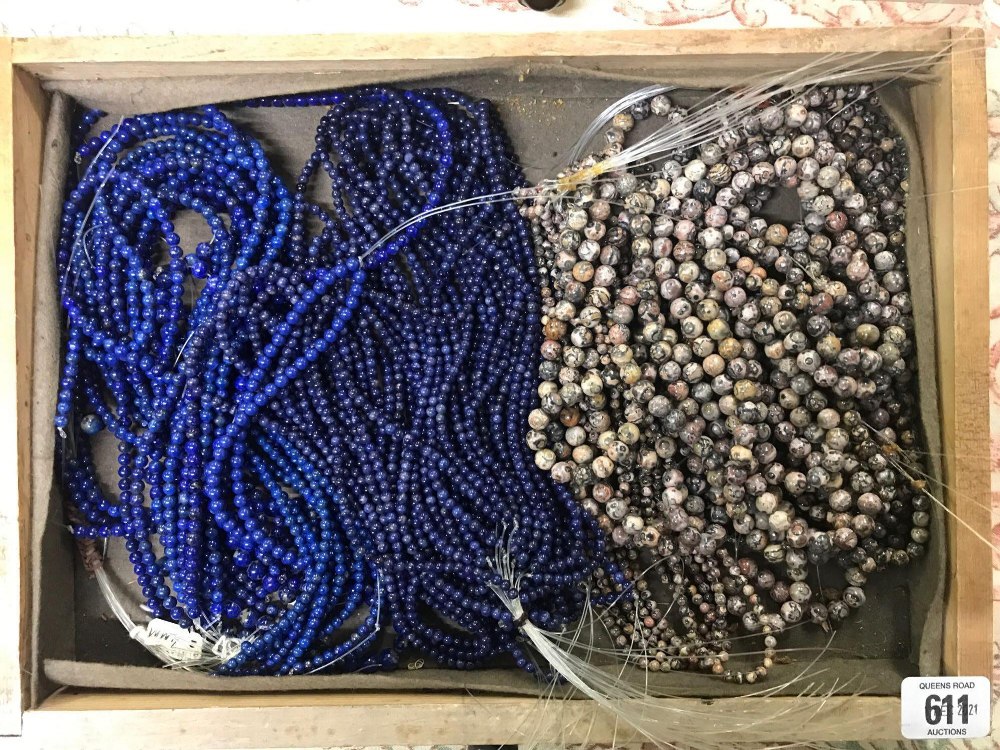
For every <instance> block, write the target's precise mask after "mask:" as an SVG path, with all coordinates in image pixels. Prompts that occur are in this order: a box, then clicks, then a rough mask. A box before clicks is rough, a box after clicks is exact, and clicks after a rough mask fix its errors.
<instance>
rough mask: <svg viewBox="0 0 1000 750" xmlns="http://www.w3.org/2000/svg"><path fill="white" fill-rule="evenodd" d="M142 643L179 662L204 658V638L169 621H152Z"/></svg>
mask: <svg viewBox="0 0 1000 750" xmlns="http://www.w3.org/2000/svg"><path fill="white" fill-rule="evenodd" d="M142 641H143V643H145V644H146V645H147V646H149V647H151V648H155V649H157V650H158V651H160V652H161V653H162V654H163V655H164V656H167V657H169V658H171V659H174V660H176V661H178V662H188V661H198V660H200V659H201V658H202V657H203V656H204V654H203V650H204V646H205V639H204V638H202V637H201V636H200V635H199V634H198V633H192V632H191V631H190V630H185V629H184V628H182V627H181V626H180V625H177V624H175V623H172V622H169V621H167V620H160V619H155V620H150V622H149V623H148V624H147V625H146V632H145V633H143V635H142Z"/></svg>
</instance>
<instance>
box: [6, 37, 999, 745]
mask: <svg viewBox="0 0 1000 750" xmlns="http://www.w3.org/2000/svg"><path fill="white" fill-rule="evenodd" d="M940 50H945V53H944V55H943V57H942V59H941V61H940V63H939V64H937V65H936V66H935V70H934V71H933V73H934V75H933V76H932V79H931V80H928V81H927V82H923V83H920V84H919V85H918V86H917V87H916V88H915V89H914V92H913V97H912V99H913V105H914V109H915V114H916V120H917V128H918V132H919V138H920V142H921V144H920V145H921V151H922V158H923V163H924V170H925V174H926V180H927V184H928V185H929V189H928V192H929V193H930V194H929V196H928V197H927V201H928V213H929V216H930V226H931V242H932V252H933V259H934V262H933V265H934V270H933V274H934V280H933V281H934V290H935V304H936V315H937V321H936V328H937V337H938V360H939V373H938V376H939V383H940V414H941V424H942V431H943V434H942V439H943V441H944V445H945V451H946V456H945V459H944V472H945V482H946V483H947V484H948V485H949V486H950V488H951V491H950V492H949V494H948V496H947V501H948V503H949V506H950V508H951V509H952V511H953V512H954V513H956V514H957V515H959V516H960V517H961V518H963V519H964V520H965V521H967V522H968V523H969V524H970V525H971V526H972V527H973V528H974V529H975V530H976V532H977V533H979V534H981V535H982V536H985V537H988V536H989V535H990V518H989V511H988V507H989V502H990V492H989V489H990V486H989V464H988V462H987V461H986V459H985V458H984V457H985V456H987V455H988V454H989V426H988V416H987V415H988V391H987V388H988V385H987V372H988V332H989V323H988V321H989V307H988V271H987V251H986V247H987V193H986V188H985V185H986V182H987V176H986V88H985V70H984V62H983V36H982V32H979V31H970V30H965V29H962V30H958V29H955V30H952V29H934V30H927V29H865V30H858V29H844V30H831V29H822V30H801V29H796V30H791V29H789V30H740V31H693V30H683V31H681V30H636V31H629V32H607V33H586V34H584V33H581V32H572V33H557V34H551V33H546V34H501V35H487V34H472V35H470V34H465V35H452V34H433V35H375V36H372V35H333V36H301V37H259V38H254V37H245V38H232V37H176V38H113V37H111V38H93V39H90V38H70V39H13V40H12V39H0V395H2V398H0V476H5V477H9V479H8V485H7V486H8V487H9V488H11V489H12V485H13V484H14V483H15V482H16V487H17V493H16V497H17V502H16V503H15V500H14V497H15V493H13V492H8V493H6V495H5V501H4V502H3V503H2V504H0V591H3V592H4V594H5V595H6V604H7V606H6V607H5V613H6V614H7V616H6V617H3V618H0V736H9V737H11V738H12V739H11V741H12V742H14V743H16V744H22V743H23V744H24V745H25V746H28V747H39V746H44V747H48V746H51V747H59V748H68V747H84V746H94V745H95V744H96V743H102V744H107V743H109V742H110V743H112V745H113V746H114V747H122V748H124V747H158V748H161V747H174V746H179V745H183V746H184V747H187V748H191V747H213V748H249V747H258V748H272V747H312V746H329V745H354V744H356V745H373V744H424V745H426V744H503V743H517V742H519V741H522V742H523V741H525V739H526V738H527V737H528V736H531V737H533V738H534V739H535V740H536V741H544V742H553V743H564V744H570V743H573V742H581V741H584V740H589V741H591V742H607V741H611V740H612V739H613V738H614V737H617V738H618V739H619V740H623V739H626V733H624V732H623V730H621V728H620V727H619V728H618V731H617V733H616V727H615V723H614V721H613V720H611V719H609V718H608V717H605V716H603V715H597V716H595V715H594V707H593V705H592V704H590V703H589V702H586V701H570V702H561V703H553V704H551V705H550V706H548V707H543V706H542V705H541V703H540V702H539V701H538V700H535V699H529V698H503V697H475V696H470V695H446V694H429V693H409V694H399V693H394V694H380V693H375V692H372V693H363V694H345V693H329V694H308V695H306V694H266V693H264V694H253V695H249V694H230V695H227V694H211V693H206V694H202V693H156V692H140V693H127V694H123V693H112V692H102V691H84V690H80V691H73V692H61V693H57V694H55V695H52V696H51V697H49V698H48V699H46V700H44V701H43V702H42V703H41V705H37V706H32V705H29V704H28V698H27V690H26V686H27V674H26V669H27V668H28V666H29V664H28V661H27V656H28V654H29V652H30V642H29V641H30V637H31V636H30V633H31V627H30V625H31V623H30V621H29V620H30V606H29V602H30V595H31V592H30V590H29V589H30V585H31V584H30V581H31V575H30V573H31V571H30V570H29V563H28V560H29V559H30V557H29V554H28V553H29V550H28V544H29V539H30V529H29V528H28V524H29V519H30V513H29V507H28V505H29V498H30V497H31V486H30V483H31V474H30V465H29V459H30V452H31V451H30V449H31V445H30V442H31V427H30V395H31V381H32V330H33V328H32V326H33V320H32V296H33V289H34V283H33V282H34V272H35V237H36V231H37V226H38V220H39V201H38V185H39V175H40V171H41V153H42V144H43V130H44V124H45V120H46V114H47V104H48V95H47V93H46V90H45V85H46V83H47V82H53V83H56V84H58V83H59V82H68V81H74V80H77V81H79V80H86V79H97V78H100V79H117V80H121V81H122V83H123V86H127V83H128V81H129V80H132V79H149V78H159V77H176V76H184V77H188V78H194V79H200V78H204V79H205V80H206V82H208V81H213V80H214V81H218V79H219V77H222V76H224V77H233V78H235V79H239V78H243V77H253V76H257V75H261V74H268V75H281V74H285V73H295V74H303V73H315V74H324V75H332V74H337V73H342V72H345V71H350V70H352V68H354V67H359V66H367V67H369V68H370V67H371V65H372V64H373V62H374V63H377V64H378V65H379V66H380V67H383V68H384V69H385V70H391V71H410V72H413V74H417V73H419V72H420V71H424V70H430V69H433V68H434V66H435V65H438V64H440V63H442V62H449V63H450V64H453V65H454V64H455V63H461V62H462V61H465V60H468V61H470V63H471V62H476V63H482V62H484V61H490V62H494V61H495V62H498V63H499V62H507V63H517V62H518V61H526V60H529V59H539V60H559V61H562V62H570V63H577V64H584V63H585V64H587V65H589V66H590V67H594V66H603V65H607V66H609V67H614V68H616V69H617V70H619V71H620V70H621V69H622V66H623V65H627V64H628V63H629V62H630V61H631V62H637V61H648V60H650V59H652V58H669V61H670V65H671V67H672V69H675V70H677V71H679V72H683V73H686V74H691V73H692V72H705V73H707V74H711V75H712V76H715V77H717V78H718V77H723V78H726V79H729V80H731V82H732V83H739V82H740V80H741V79H742V78H743V77H745V75H746V74H747V72H748V71H752V72H754V73H759V72H762V71H765V70H775V71H778V70H783V69H789V68H791V67H794V66H797V65H799V64H801V63H802V62H803V61H806V60H808V59H815V58H817V57H819V56H820V55H822V54H826V53H829V52H867V51H871V52H880V53H883V54H884V55H886V56H887V58H888V57H895V58H897V59H899V58H904V57H910V56H912V55H913V53H925V52H933V51H940ZM207 85H209V86H210V85H213V84H207ZM216 85H217V84H216ZM948 533H949V549H950V550H952V552H951V557H950V559H949V570H948V583H949V585H948V591H947V597H946V618H945V643H944V655H945V657H944V664H945V669H946V671H947V672H948V673H949V674H962V675H988V674H990V668H991V662H992V659H991V647H992V624H991V575H990V572H991V567H992V566H991V557H990V552H989V549H988V548H987V547H986V545H984V544H982V543H981V542H980V541H978V540H977V539H975V537H974V535H973V534H972V533H971V532H969V531H967V530H965V529H964V528H962V527H961V526H959V525H958V524H954V523H952V524H950V525H949V530H948ZM745 700H757V701H760V700H767V701H770V702H773V703H774V704H775V711H778V710H781V708H783V707H788V706H790V704H791V703H792V702H800V703H803V702H804V703H806V704H810V707H814V708H815V709H816V710H817V711H819V710H823V711H837V712H844V711H847V712H851V713H852V714H854V715H862V716H866V717H868V721H867V722H866V723H865V724H863V725H859V724H847V725H844V726H843V727H841V728H839V729H838V728H837V723H836V722H830V721H827V722H821V723H817V726H819V725H820V724H821V725H822V729H817V728H816V727H810V726H804V727H793V726H791V725H790V724H789V723H784V724H782V723H780V722H779V724H780V725H779V726H775V727H774V736H773V738H772V739H773V740H774V741H783V740H784V741H797V742H805V741H810V740H872V739H876V738H895V737H898V736H899V699H898V698H895V697H864V696H861V697H855V698H844V699H837V700H836V701H833V702H831V703H830V704H829V705H826V706H824V705H821V704H822V699H820V698H767V699H760V698H757V699H754V698H747V699H745ZM660 702H661V703H662V704H664V707H665V708H666V707H667V706H668V705H669V706H671V707H673V708H683V707H684V705H685V704H688V705H692V706H693V705H701V701H700V700H697V699H662V700H661V701H660ZM811 704H815V706H812V705H811ZM844 715H845V716H846V715H847V714H844ZM181 732H183V734H180V733H181ZM14 738H19V740H18V739H14Z"/></svg>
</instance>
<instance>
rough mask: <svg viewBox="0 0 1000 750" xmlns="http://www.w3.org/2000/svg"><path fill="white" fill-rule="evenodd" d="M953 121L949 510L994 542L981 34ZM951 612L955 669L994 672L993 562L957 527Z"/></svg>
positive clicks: (956, 77)
mask: <svg viewBox="0 0 1000 750" xmlns="http://www.w3.org/2000/svg"><path fill="white" fill-rule="evenodd" d="M950 88H951V90H950V98H951V118H952V142H951V152H952V180H951V190H952V191H953V193H952V198H953V199H952V207H951V208H952V222H951V231H952V237H951V249H952V254H953V256H954V277H953V281H952V286H951V289H952V293H953V295H954V299H953V303H952V314H953V323H952V334H951V336H952V339H953V341H954V347H953V352H954V361H953V363H952V366H953V369H952V372H951V378H952V381H953V383H954V389H955V391H954V403H953V404H950V405H949V408H950V411H951V414H950V415H949V416H950V418H951V420H952V428H953V430H952V432H953V434H952V440H951V441H949V442H948V443H946V445H948V446H949V447H948V448H947V452H948V453H949V454H953V469H952V474H951V477H952V479H951V481H950V483H951V484H952V487H953V491H952V497H951V499H950V503H951V507H952V508H953V510H954V512H955V513H956V515H958V517H959V518H961V519H963V520H964V521H965V522H966V523H968V524H969V525H970V526H972V528H973V529H974V530H975V532H976V533H978V534H979V535H980V536H982V537H986V538H987V539H989V538H990V536H991V526H990V511H989V508H990V501H991V497H990V467H989V461H988V460H987V458H986V457H987V456H989V454H990V424H989V258H988V249H987V248H988V227H987V223H988V194H987V188H986V184H987V181H988V179H987V150H986V149H987V135H986V65H985V58H984V54H983V32H982V31H981V30H975V31H971V30H970V31H961V32H958V31H956V38H955V49H954V52H953V53H952V62H951V78H950ZM951 564H952V567H951V571H950V579H949V584H950V585H949V591H948V600H947V606H948V610H949V612H952V613H953V616H954V618H955V623H954V631H953V634H954V638H955V644H954V652H953V654H952V658H951V662H950V663H947V664H946V666H947V667H948V669H949V671H951V672H952V673H954V674H960V675H986V676H989V675H990V674H991V669H992V662H993V659H992V643H993V627H992V617H993V610H992V596H991V592H992V576H991V574H990V573H991V570H992V557H991V552H990V549H989V547H988V545H986V544H984V543H983V542H982V541H981V540H980V539H977V538H976V535H975V534H974V533H972V532H971V531H969V530H968V529H966V528H964V527H962V526H961V525H958V524H952V547H951Z"/></svg>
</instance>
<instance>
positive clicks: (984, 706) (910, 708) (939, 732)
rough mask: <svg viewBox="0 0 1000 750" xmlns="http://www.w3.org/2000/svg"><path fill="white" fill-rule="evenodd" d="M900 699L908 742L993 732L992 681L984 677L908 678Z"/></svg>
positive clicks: (904, 681) (904, 682)
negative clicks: (991, 713) (991, 730)
mask: <svg viewBox="0 0 1000 750" xmlns="http://www.w3.org/2000/svg"><path fill="white" fill-rule="evenodd" d="M900 699H901V703H902V718H901V722H900V723H901V726H902V731H903V736H904V737H906V738H907V739H909V740H928V739H935V740H937V739H960V738H972V737H986V736H987V735H988V734H989V733H990V681H989V680H988V679H987V678H985V677H907V678H906V679H905V680H903V689H902V693H901V695H900Z"/></svg>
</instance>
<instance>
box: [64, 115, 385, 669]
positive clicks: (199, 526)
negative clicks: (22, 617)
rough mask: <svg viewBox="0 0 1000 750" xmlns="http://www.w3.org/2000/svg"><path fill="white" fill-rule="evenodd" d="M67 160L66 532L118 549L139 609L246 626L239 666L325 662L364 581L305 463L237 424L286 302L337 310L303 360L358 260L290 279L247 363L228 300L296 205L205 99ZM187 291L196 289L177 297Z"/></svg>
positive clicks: (281, 344) (284, 319)
mask: <svg viewBox="0 0 1000 750" xmlns="http://www.w3.org/2000/svg"><path fill="white" fill-rule="evenodd" d="M77 153H78V156H79V160H80V161H81V162H83V163H86V164H87V167H86V171H85V173H84V175H83V177H82V178H81V179H80V181H79V183H78V184H77V185H76V186H75V187H74V188H73V189H72V190H71V191H70V194H69V197H68V199H67V201H66V204H65V207H64V212H63V221H62V231H61V237H60V244H59V251H58V272H59V278H60V279H61V296H62V303H63V307H64V309H65V311H66V316H67V324H68V330H67V334H66V338H67V345H66V356H65V363H64V370H63V378H62V380H61V382H60V391H59V395H58V401H57V416H56V426H57V428H58V429H59V430H61V431H65V430H66V429H70V430H72V431H73V434H74V440H73V441H72V451H71V454H70V455H67V456H66V461H65V467H66V468H65V475H64V484H65V487H66V490H67V495H68V500H69V502H70V504H71V505H72V506H73V507H74V508H75V509H76V511H77V512H78V513H79V514H80V515H81V516H82V517H83V518H85V519H86V522H87V523H86V524H81V525H77V526H75V527H74V533H75V534H77V535H78V536H81V537H86V538H99V537H109V536H121V537H124V539H125V545H126V548H127V550H128V551H129V559H130V561H131V562H132V563H133V565H134V568H135V574H136V578H137V581H138V583H139V585H140V587H141V589H142V593H143V596H144V597H145V599H146V606H147V607H148V609H149V611H150V612H151V613H152V614H153V615H154V616H155V617H160V618H168V619H169V620H172V621H173V622H175V623H177V624H178V625H180V626H182V627H191V626H192V625H193V624H194V623H195V622H201V623H202V624H205V623H209V622H217V621H219V620H220V619H221V620H222V622H224V623H225V625H224V628H225V630H226V631H227V632H228V633H230V634H232V635H234V636H243V637H248V636H249V635H250V634H252V633H255V632H256V631H258V630H262V631H263V634H262V635H260V637H257V638H254V639H253V642H252V643H249V644H247V646H246V648H245V649H244V651H243V653H241V654H240V656H239V657H237V659H235V660H234V661H235V662H238V663H245V662H249V663H251V664H252V665H253V666H252V668H251V671H254V672H279V673H280V672H284V671H291V670H293V669H294V668H295V667H297V666H298V665H299V663H300V662H299V660H300V658H301V656H302V654H304V653H306V652H307V651H310V650H316V649H319V650H320V651H321V652H323V653H324V656H328V655H329V654H328V652H327V649H325V648H322V647H320V646H319V645H318V642H319V634H320V633H321V631H323V630H324V628H325V629H326V630H329V629H330V628H331V627H332V626H334V625H336V624H340V623H343V622H344V621H345V620H346V619H347V618H349V617H350V616H352V615H353V614H354V613H355V612H357V611H359V609H360V608H361V607H362V605H363V604H365V603H366V602H365V600H366V598H367V601H368V602H370V600H371V593H372V590H373V581H372V576H371V572H370V569H369V567H368V566H366V565H365V564H364V562H363V558H362V557H361V556H360V553H359V552H358V551H357V547H356V545H353V544H351V543H350V540H348V539H347V538H345V537H346V534H345V532H344V531H343V530H342V529H341V526H340V525H339V524H336V523H333V521H332V519H331V516H333V514H334V513H335V511H336V504H335V501H336V498H334V497H329V496H324V495H323V491H324V489H326V488H324V487H322V486H321V484H320V483H318V482H311V481H303V477H304V478H305V479H306V480H313V478H314V477H313V476H312V475H313V474H314V473H315V471H314V469H313V468H312V467H310V466H308V465H307V464H306V463H304V462H303V461H301V460H299V457H298V456H296V455H295V454H294V453H293V452H292V451H291V450H290V449H289V448H288V447H287V446H285V445H283V444H282V443H281V441H280V439H279V437H280V436H279V437H275V436H272V435H268V434H266V433H265V432H263V431H252V434H248V431H247V430H246V427H247V425H248V424H249V422H250V420H251V418H252V416H253V415H254V414H255V413H256V412H257V411H259V410H260V409H261V408H262V407H264V406H266V405H267V404H268V402H269V398H270V397H273V395H274V394H275V393H276V392H277V391H278V390H279V388H280V387H281V384H283V383H285V382H286V381H288V380H291V379H293V378H294V372H295V367H296V366H297V364H298V363H293V364H288V365H287V366H285V367H283V368H282V369H278V368H276V367H274V363H275V361H276V360H278V361H281V360H280V357H279V355H281V354H286V353H287V351H288V350H289V348H290V345H289V343H288V342H289V339H290V338H291V337H290V334H291V329H292V327H293V326H294V324H295V319H296V317H297V316H298V315H299V314H300V306H302V305H305V304H308V300H311V299H314V298H316V297H318V296H320V295H323V294H328V293H329V295H330V297H331V298H333V299H336V304H337V306H338V310H339V312H338V315H337V318H336V319H335V320H334V321H333V323H332V324H331V325H330V326H329V327H328V329H327V331H326V332H325V336H324V337H323V338H321V339H320V340H319V341H316V342H313V343H312V345H311V349H310V351H309V352H307V354H309V355H310V356H311V354H312V353H316V352H321V351H323V350H324V349H325V348H327V347H328V346H329V345H330V344H331V343H332V342H333V341H334V340H336V336H337V334H338V333H339V331H340V330H342V328H343V326H344V324H345V323H346V322H347V320H348V319H349V318H350V315H351V312H352V310H353V307H354V306H355V304H356V299H357V295H358V290H359V287H360V285H361V283H362V282H363V278H364V275H363V271H362V270H361V269H360V264H359V263H358V262H357V261H356V260H355V261H353V262H351V261H348V262H345V263H342V264H339V265H335V266H332V267H328V268H324V269H316V270H314V271H311V272H309V273H307V274H304V275H303V278H302V281H303V282H304V283H305V284H306V285H307V286H306V288H305V289H302V288H301V287H300V288H299V290H298V293H297V294H296V295H294V298H292V299H287V298H286V299H284V300H281V302H283V303H285V306H284V307H282V306H281V305H280V304H276V305H274V306H273V307H272V308H270V310H269V313H270V316H271V317H270V318H269V320H270V321H271V322H273V323H274V324H275V330H274V331H272V335H271V337H270V338H269V341H268V342H267V351H266V352H263V353H261V355H260V356H259V357H258V358H257V359H256V360H255V361H253V362H250V363H247V361H246V359H245V357H243V356H242V355H243V354H244V352H245V350H246V347H247V342H246V341H245V340H241V341H237V342H233V341H232V340H231V338H230V337H227V336H226V335H225V334H226V333H227V332H230V329H229V328H227V326H228V325H230V324H233V323H234V318H233V316H232V312H233V310H234V302H235V300H236V299H238V292H239V290H240V289H241V288H243V287H244V286H245V285H246V284H247V283H248V282H252V281H253V280H254V279H256V278H259V277H262V276H267V275H268V274H270V273H280V272H281V271H280V269H282V268H283V267H282V266H280V265H279V264H278V260H279V256H280V251H281V249H282V248H283V246H284V244H285V242H286V234H287V231H288V227H289V225H290V219H291V209H292V200H291V195H290V194H289V192H288V191H287V189H286V188H285V187H284V186H283V185H282V184H281V182H280V180H279V179H278V178H277V177H276V176H275V175H274V174H273V172H272V171H271V168H270V165H269V164H268V161H267V159H266V157H265V155H264V153H263V150H262V149H261V147H260V145H259V144H258V143H257V142H256V141H254V140H253V139H251V138H249V137H247V136H246V135H245V134H243V133H241V132H239V131H238V130H236V129H235V128H234V127H233V126H232V125H231V124H230V123H229V121H228V120H227V119H226V117H225V116H224V115H222V114H221V113H220V112H219V111H218V110H216V109H214V108H211V107H208V108H205V109H204V110H203V111H202V112H195V113H166V114H162V115H159V114H158V115H149V116H140V117H134V118H126V119H124V120H122V122H121V123H120V124H119V125H118V126H117V127H115V128H113V129H112V130H109V131H105V132H103V133H101V134H100V135H99V136H98V137H96V138H92V139H89V140H87V141H85V142H84V143H83V145H81V146H80V148H79V149H78V151H77ZM184 210H189V211H194V212H197V213H198V214H200V215H201V216H202V217H203V219H204V220H205V222H206V224H207V225H208V227H209V228H210V229H211V231H212V235H213V239H212V241H211V242H210V243H202V244H199V245H198V247H197V248H196V249H195V250H194V252H192V253H189V254H187V255H185V253H184V251H183V249H182V248H181V246H180V238H179V237H178V235H177V234H176V233H175V231H174V227H173V223H172V221H173V218H174V216H175V215H176V214H177V213H178V212H180V211H184ZM223 214H225V215H226V217H227V218H223V216H222V215H223ZM164 250H165V252H164ZM275 269H279V270H275ZM196 280H197V281H198V282H200V281H201V280H204V287H203V288H202V289H201V291H200V293H197V294H195V295H194V296H195V301H194V302H193V303H188V302H186V299H189V298H190V297H191V296H192V293H193V292H194V290H195V289H196V287H195V283H196ZM233 333H234V336H235V337H236V338H237V339H239V338H240V336H241V332H240V330H239V325H238V324H236V325H233ZM292 345H294V340H292ZM241 349H242V350H241ZM283 364H284V363H283ZM71 417H72V418H73V422H72V423H71V421H70V420H71ZM105 426H106V427H107V429H108V430H109V431H110V432H111V433H112V434H113V435H114V437H115V438H116V439H117V440H118V441H119V443H118V452H119V457H118V464H119V469H118V475H119V478H120V479H119V482H118V490H119V492H118V494H117V498H116V500H112V499H110V498H108V497H106V496H105V494H104V493H103V491H102V490H101V484H100V481H99V476H98V472H97V468H96V466H95V462H94V459H93V451H92V447H91V440H92V438H93V437H94V436H96V435H97V434H98V433H99V432H101V430H102V429H103V428H104V427H105ZM279 479H280V480H283V481H284V484H279ZM318 484H320V486H317V485H318ZM289 488H291V489H293V490H294V493H292V492H289V491H288V490H289ZM157 543H158V544H159V545H160V546H161V547H162V552H160V553H159V554H158V553H157V551H156V546H155V545H156V544H157ZM333 572H337V574H338V575H332V573H333ZM346 589H350V593H351V595H350V596H346V597H345V596H343V594H344V591H345V590H346ZM368 620H369V621H370V620H371V615H369V616H368ZM370 627H371V625H370V622H368V621H366V623H365V625H363V626H362V627H361V628H359V629H358V631H357V632H356V633H355V634H354V635H352V636H351V638H350V639H349V640H354V639H355V638H356V637H357V636H358V634H359V633H360V634H363V633H364V631H365V629H366V628H370ZM338 648H340V649H341V650H346V648H349V646H345V645H343V644H342V645H341V646H340V647H338ZM336 650H337V649H336V648H335V649H334V651H336ZM360 656H361V655H360V654H359V658H360ZM349 663H350V664H354V665H356V666H357V665H360V664H362V663H361V662H359V661H357V660H355V661H351V662H349Z"/></svg>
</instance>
